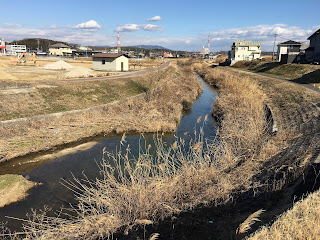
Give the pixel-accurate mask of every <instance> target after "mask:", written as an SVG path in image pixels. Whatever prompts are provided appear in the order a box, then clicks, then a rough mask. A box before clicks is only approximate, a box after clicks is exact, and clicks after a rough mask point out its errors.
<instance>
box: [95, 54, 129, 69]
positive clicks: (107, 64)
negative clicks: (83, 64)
mask: <svg viewBox="0 0 320 240" xmlns="http://www.w3.org/2000/svg"><path fill="white" fill-rule="evenodd" d="M92 69H94V70H102V71H121V72H124V71H129V59H128V57H127V55H126V54H123V53H97V54H94V55H93V56H92Z"/></svg>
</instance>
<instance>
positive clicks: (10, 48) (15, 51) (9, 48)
mask: <svg viewBox="0 0 320 240" xmlns="http://www.w3.org/2000/svg"><path fill="white" fill-rule="evenodd" d="M26 51H27V46H26V45H16V44H13V45H6V54H7V55H11V56H17V55H20V54H21V53H23V52H26Z"/></svg>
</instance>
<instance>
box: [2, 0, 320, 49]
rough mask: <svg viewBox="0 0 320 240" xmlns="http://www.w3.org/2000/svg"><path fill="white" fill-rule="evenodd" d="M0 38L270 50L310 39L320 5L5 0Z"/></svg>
mask: <svg viewBox="0 0 320 240" xmlns="http://www.w3.org/2000/svg"><path fill="white" fill-rule="evenodd" d="M1 2H2V3H1V6H2V10H1V17H0V19H1V21H0V37H4V38H5V39H8V40H9V41H12V40H19V39H23V38H29V37H39V38H49V39H54V40H59V41H67V42H72V43H78V44H81V45H83V46H86V45H97V46H98V45H100V46H101V45H109V46H115V45H116V31H120V32H121V33H120V38H121V45H122V46H128V45H140V44H144V45H147V44H152V45H161V46H163V47H168V48H171V49H174V50H188V51H199V50H200V48H201V46H202V45H206V42H207V38H208V34H209V33H210V35H211V50H213V51H219V50H229V48H230V46H231V44H232V42H233V41H234V40H237V39H245V40H253V41H262V49H263V50H271V49H272V45H273V36H274V34H278V39H277V42H279V41H280V42H281V41H286V40H287V39H292V40H300V41H307V37H308V36H310V35H311V34H312V33H313V32H314V31H316V30H317V29H319V28H320V1H319V0H309V1H306V2H305V3H304V2H303V1H301V0H300V1H299V0H278V1H274V0H269V1H267V0H245V1H241V0H237V1H234V0H231V1H213V0H211V1H206V0H205V1H204V0H198V1H187V0H184V1H182V0H171V1H169V0H162V1H160V0H149V1H146V0H140V1H138V0H122V1H117V0H113V1H109V0H104V1H95V0H91V1H88V0H86V1H79V0H78V1H75V0H65V1H61V0H55V1H50V2H49V1H43V0H42V1H39V0H28V1H25V0H24V1H20V0H16V1H14V3H13V2H11V1H3V0H1Z"/></svg>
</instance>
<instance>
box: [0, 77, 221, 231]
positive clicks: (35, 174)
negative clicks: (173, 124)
mask: <svg viewBox="0 0 320 240" xmlns="http://www.w3.org/2000/svg"><path fill="white" fill-rule="evenodd" d="M197 78H198V80H199V81H200V82H201V83H202V85H203V92H202V94H201V96H200V97H199V98H198V99H197V100H196V101H194V103H193V104H192V107H191V109H190V111H188V112H187V113H185V115H184V116H183V118H182V119H181V122H180V125H179V126H178V128H177V130H176V132H175V133H170V134H168V133H166V134H164V135H163V141H164V142H166V143H167V144H168V146H170V145H171V144H172V143H173V142H174V141H175V140H176V137H178V138H184V139H185V141H186V142H188V141H189V140H190V139H191V138H193V137H194V131H195V130H196V131H197V132H198V133H199V129H200V127H203V132H204V137H205V138H208V139H214V137H215V134H216V130H217V124H216V122H215V121H214V119H213V118H212V116H211V108H212V105H213V103H214V100H215V98H216V97H217V95H218V93H217V91H216V90H215V89H214V88H212V87H211V86H209V85H207V84H206V83H205V82H203V81H202V79H201V78H200V77H198V76H197ZM206 115H207V117H208V119H207V121H206V122H205V123H203V119H204V117H205V116H206ZM199 117H201V121H200V123H198V124H197V119H199ZM153 136H154V134H144V138H142V137H141V135H140V134H135V135H127V136H126V144H130V148H131V150H132V153H133V155H137V154H138V151H137V149H138V147H139V142H140V143H141V141H147V144H149V143H150V144H152V143H153ZM121 137H122V135H115V136H112V135H110V136H106V137H97V138H92V139H90V141H94V142H93V144H92V146H91V147H90V148H88V149H86V150H82V151H77V152H74V153H71V154H67V155H63V156H59V154H57V156H58V157H57V158H55V159H53V160H46V161H41V162H38V161H35V159H37V158H39V157H41V155H44V153H41V154H34V155H32V156H27V157H24V158H20V159H16V160H13V161H10V162H6V163H2V164H0V174H3V173H15V174H22V175H23V176H24V177H26V178H27V179H29V180H31V181H35V182H39V183H42V184H41V185H39V186H36V187H34V188H33V189H31V190H30V191H29V196H28V197H27V198H26V199H25V200H23V201H20V202H17V203H13V204H10V205H9V206H7V207H4V208H2V209H0V222H8V225H7V226H8V227H9V228H10V229H11V230H19V229H20V227H21V222H20V221H16V220H12V219H8V218H6V217H5V216H11V217H15V218H23V219H25V218H26V214H27V213H30V212H31V209H40V208H43V206H44V205H47V206H50V207H52V208H53V209H59V208H60V207H61V206H63V205H65V206H66V205H69V203H75V200H74V195H73V193H72V192H71V191H70V190H68V189H67V188H66V187H64V186H63V185H62V184H61V180H62V179H64V180H67V181H68V180H72V178H73V176H72V174H73V175H74V176H75V177H77V178H83V173H84V174H85V175H86V176H87V177H88V178H89V179H95V178H96V177H99V168H98V166H97V162H99V161H100V160H101V159H102V152H103V149H104V148H105V149H106V151H108V152H115V151H116V149H119V147H120V140H121ZM46 154H47V153H46ZM13 165H14V167H13Z"/></svg>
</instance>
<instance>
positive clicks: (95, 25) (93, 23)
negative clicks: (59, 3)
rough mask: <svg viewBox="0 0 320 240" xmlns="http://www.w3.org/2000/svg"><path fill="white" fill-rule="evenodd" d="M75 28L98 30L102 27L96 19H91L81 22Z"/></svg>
mask: <svg viewBox="0 0 320 240" xmlns="http://www.w3.org/2000/svg"><path fill="white" fill-rule="evenodd" d="M73 28H75V29H83V30H97V29H100V28H101V26H100V25H99V24H98V23H97V22H96V21H94V20H90V21H88V22H85V23H80V24H78V25H76V26H74V27H73Z"/></svg>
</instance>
